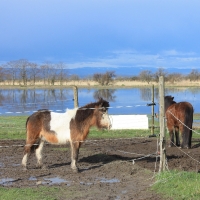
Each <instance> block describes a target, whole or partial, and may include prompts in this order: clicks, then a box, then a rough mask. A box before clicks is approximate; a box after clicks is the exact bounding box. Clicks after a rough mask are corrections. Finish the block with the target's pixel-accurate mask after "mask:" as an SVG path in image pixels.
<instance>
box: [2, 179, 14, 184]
mask: <svg viewBox="0 0 200 200" xmlns="http://www.w3.org/2000/svg"><path fill="white" fill-rule="evenodd" d="M13 181H14V179H12V178H2V179H0V185H4V186H6V185H11V184H12V182H13Z"/></svg>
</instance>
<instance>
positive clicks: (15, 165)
mask: <svg viewBox="0 0 200 200" xmlns="http://www.w3.org/2000/svg"><path fill="white" fill-rule="evenodd" d="M20 165H21V164H12V166H13V167H17V166H20Z"/></svg>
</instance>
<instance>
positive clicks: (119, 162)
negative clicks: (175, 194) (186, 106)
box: [0, 138, 200, 200]
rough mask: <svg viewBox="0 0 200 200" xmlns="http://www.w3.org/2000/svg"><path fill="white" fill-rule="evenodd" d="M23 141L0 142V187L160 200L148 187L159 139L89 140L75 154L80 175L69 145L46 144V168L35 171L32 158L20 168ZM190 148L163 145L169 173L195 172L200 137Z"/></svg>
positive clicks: (76, 196) (156, 163) (156, 167)
mask: <svg viewBox="0 0 200 200" xmlns="http://www.w3.org/2000/svg"><path fill="white" fill-rule="evenodd" d="M24 144H25V141H22V140H1V141H0V186H1V187H7V188H9V187H17V188H26V187H40V186H41V185H45V186H49V187H52V186H59V187H62V188H63V189H64V190H66V191H68V192H69V193H68V196H67V197H66V196H65V197H62V195H61V196H57V197H56V198H55V199H137V200H139V199H152V200H156V199H158V200H160V199H164V198H163V197H162V196H160V195H158V194H156V193H155V192H154V191H152V190H151V189H150V186H151V184H152V183H154V182H155V180H154V175H155V174H156V173H157V172H158V171H159V164H160V163H159V162H160V160H159V146H158V139H157V138H132V139H111V140H103V139H102V140H87V141H85V142H84V143H83V144H82V147H81V149H80V153H79V161H78V166H79V169H80V172H79V173H74V172H73V171H72V170H71V168H70V146H69V145H50V144H45V146H44V153H43V161H44V164H45V165H46V167H47V168H46V169H37V168H36V158H35V154H31V156H30V159H29V161H28V166H27V167H28V170H26V171H24V170H23V169H22V167H21V160H22V156H23V145H24ZM192 145H193V146H192V148H191V149H179V148H176V147H171V148H169V147H167V149H166V152H167V164H168V165H167V167H168V168H169V170H173V169H177V170H185V171H194V172H199V171H200V166H199V161H200V139H199V140H198V139H195V140H193V142H192Z"/></svg>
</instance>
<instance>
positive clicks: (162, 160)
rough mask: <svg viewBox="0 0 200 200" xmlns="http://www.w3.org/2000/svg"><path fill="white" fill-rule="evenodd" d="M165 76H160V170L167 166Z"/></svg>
mask: <svg viewBox="0 0 200 200" xmlns="http://www.w3.org/2000/svg"><path fill="white" fill-rule="evenodd" d="M164 89H165V87H164V78H163V76H160V77H159V110H160V115H159V123H160V167H159V172H162V171H164V170H165V168H166V136H165V130H166V129H165V102H164V96H165V92H164Z"/></svg>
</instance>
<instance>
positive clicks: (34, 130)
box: [22, 99, 111, 172]
mask: <svg viewBox="0 0 200 200" xmlns="http://www.w3.org/2000/svg"><path fill="white" fill-rule="evenodd" d="M108 107H109V102H107V101H105V100H103V99H100V100H99V101H98V102H95V103H90V104H87V105H85V106H83V107H81V108H76V109H72V110H69V109H67V110H66V112H65V113H55V112H51V111H49V110H39V111H37V112H36V113H34V114H32V115H31V116H29V117H28V119H27V121H26V134H27V138H26V145H25V147H24V156H23V159H22V166H23V167H24V169H26V167H27V160H28V156H29V155H30V153H31V150H33V149H34V145H35V144H38V145H37V148H36V152H35V154H36V158H37V167H40V168H44V165H43V163H42V149H43V146H44V142H45V141H47V142H49V143H51V144H66V143H67V142H70V144H71V168H72V169H73V170H74V171H75V172H78V167H77V160H78V153H79V148H80V146H81V144H82V142H83V141H84V140H85V139H86V137H87V135H88V133H89V129H90V127H91V126H96V127H97V128H98V129H101V128H107V129H110V127H111V122H110V118H109V115H108V112H107V110H108Z"/></svg>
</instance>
